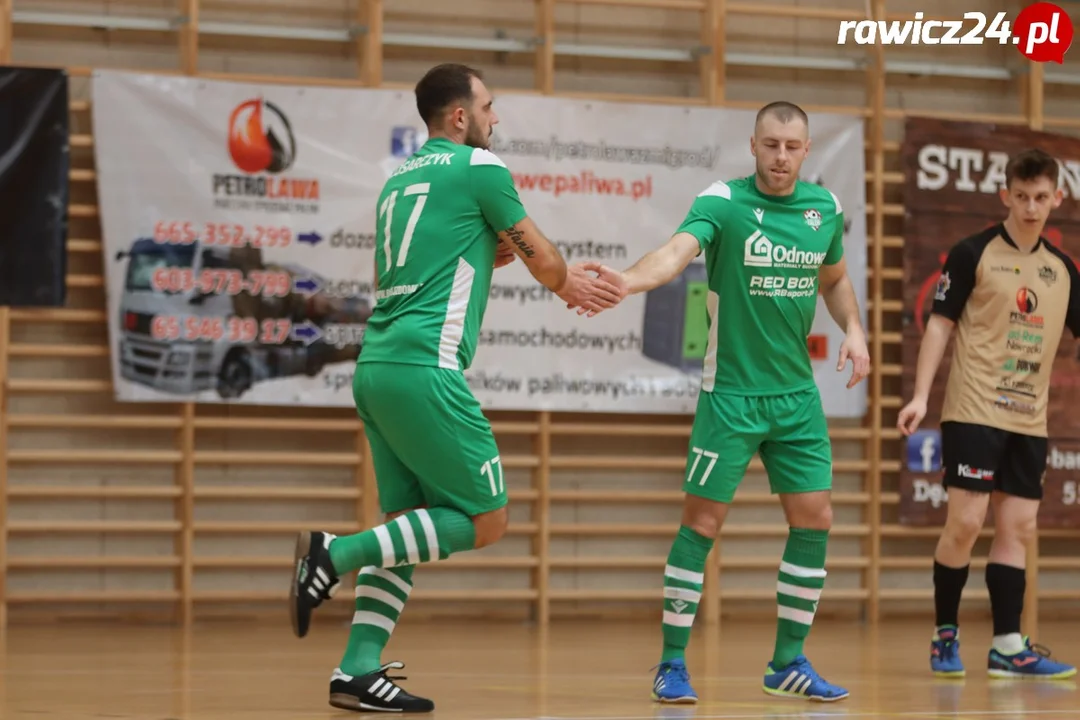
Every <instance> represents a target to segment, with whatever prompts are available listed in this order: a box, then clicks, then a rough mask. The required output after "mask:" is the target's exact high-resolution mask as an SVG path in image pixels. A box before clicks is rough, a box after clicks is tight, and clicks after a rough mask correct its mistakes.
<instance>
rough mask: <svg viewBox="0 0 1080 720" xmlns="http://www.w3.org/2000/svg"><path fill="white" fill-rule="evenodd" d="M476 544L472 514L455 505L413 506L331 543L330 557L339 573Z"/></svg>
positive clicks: (432, 558)
mask: <svg viewBox="0 0 1080 720" xmlns="http://www.w3.org/2000/svg"><path fill="white" fill-rule="evenodd" d="M474 547H476V528H475V527H474V526H473V523H472V520H471V519H469V516H468V515H466V514H465V513H463V512H460V511H458V510H453V509H451V508H442V507H438V508H428V509H420V510H410V511H409V512H407V513H405V514H404V515H399V516H398V517H396V518H395V519H393V520H391V521H390V522H388V523H386V524H385V525H378V526H376V527H373V528H371V529H370V530H365V531H363V532H360V533H357V534H355V535H346V536H344V537H338V538H334V540H333V541H331V543H330V561H331V562H332V563H333V564H334V570H336V571H337V573H338V575H343V574H345V573H347V572H349V571H351V570H359V569H360V568H362V567H367V566H368V565H372V566H374V567H379V568H390V567H397V566H399V565H416V564H419V563H427V562H436V561H438V560H445V559H446V558H448V557H450V556H451V555H453V554H454V553H459V552H463V551H465V550H472V549H473V548H474Z"/></svg>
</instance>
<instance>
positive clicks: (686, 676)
mask: <svg viewBox="0 0 1080 720" xmlns="http://www.w3.org/2000/svg"><path fill="white" fill-rule="evenodd" d="M658 669H660V665H653V666H652V668H650V670H649V671H650V672H653V671H656V670H658ZM667 674H669V675H672V676H673V677H674V678H675V679H676V680H681V681H683V682H685V683H688V682H690V671H689V670H687V669H686V666H685V665H668V669H667Z"/></svg>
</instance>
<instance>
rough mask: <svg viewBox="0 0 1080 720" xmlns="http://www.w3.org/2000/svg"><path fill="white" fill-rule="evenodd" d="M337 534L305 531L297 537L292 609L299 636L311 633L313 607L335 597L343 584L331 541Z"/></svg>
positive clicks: (290, 609)
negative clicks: (331, 556) (331, 552)
mask: <svg viewBox="0 0 1080 720" xmlns="http://www.w3.org/2000/svg"><path fill="white" fill-rule="evenodd" d="M334 537H335V536H334V535H331V534H330V533H324V532H302V533H300V535H299V536H297V538H296V555H295V567H296V572H295V574H294V575H293V579H292V588H291V589H290V590H289V611H290V614H291V615H292V627H293V632H294V633H296V637H304V636H305V635H307V632H308V628H309V627H310V626H311V611H312V610H314V609H315V608H317V607H319V605H321V604H322V602H323V600H329V599H330V598H332V597H333V596H334V593H335V592H337V589H338V587H340V585H341V580H340V579H339V578H338V576H337V573H336V572H334V564H333V563H332V562H330V541H331V540H333V539H334Z"/></svg>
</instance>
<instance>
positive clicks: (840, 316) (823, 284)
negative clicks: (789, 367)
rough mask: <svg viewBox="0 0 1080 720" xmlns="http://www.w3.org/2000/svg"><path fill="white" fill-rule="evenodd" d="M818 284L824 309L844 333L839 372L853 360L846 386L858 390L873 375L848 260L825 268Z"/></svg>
mask: <svg viewBox="0 0 1080 720" xmlns="http://www.w3.org/2000/svg"><path fill="white" fill-rule="evenodd" d="M818 283H819V287H820V289H821V296H822V298H823V299H824V300H825V307H826V308H828V310H829V314H830V315H831V316H832V319H833V320H834V321H835V322H836V324H837V325H839V326H840V327H841V328H842V329H843V330H844V332H845V337H844V342H843V344H842V345H841V346H840V358H839V362H838V364H837V366H836V370H837V371H838V372H839V371H841V370H843V369H844V366H845V365H846V364H847V361H848V360H849V359H850V360H851V365H852V370H851V379H850V380H849V381H848V384H847V386H848V387H849V388H852V387H855V386H856V385H857V384H859V382H860V381H861V380H862V379H863V378H865V377H866V376H867V375H869V374H870V351H869V350H868V349H867V347H866V333H865V332H864V331H863V327H862V321H861V320H860V319H859V301H858V299H857V298H856V297H855V286H854V285H852V284H851V278H850V277H849V276H848V272H847V260H846V259H845V258H841V259H840V262H838V263H835V264H833V265H822V266H821V269H820V270H819V271H818Z"/></svg>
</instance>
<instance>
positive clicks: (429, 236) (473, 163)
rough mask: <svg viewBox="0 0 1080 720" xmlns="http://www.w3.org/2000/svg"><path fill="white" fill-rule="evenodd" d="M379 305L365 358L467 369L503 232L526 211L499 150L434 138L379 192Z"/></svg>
mask: <svg viewBox="0 0 1080 720" xmlns="http://www.w3.org/2000/svg"><path fill="white" fill-rule="evenodd" d="M377 207H378V220H377V223H376V230H375V267H376V272H377V275H376V277H377V281H378V288H377V289H376V291H375V310H374V313H373V314H372V316H371V318H370V319H369V320H368V324H367V329H366V330H365V332H364V344H363V349H362V350H361V353H360V358H359V360H358V362H392V363H404V364H407V365H428V366H433V367H440V368H450V369H453V370H465V369H467V368H468V367H469V366H470V365H471V364H472V360H473V355H474V354H475V352H476V343H477V336H478V335H479V332H480V325H481V323H482V322H483V319H484V311H485V310H486V309H487V299H488V294H489V293H490V292H491V273H492V270H493V269H494V263H495V248H496V243H497V241H498V233H499V232H501V231H503V230H505V229H507V228H509V227H510V226H512V225H513V224H514V223H517V222H520V221H521V220H522V219H523V218H524V217H525V214H526V213H525V208H524V207H523V206H522V204H521V199H520V198H519V197H518V193H517V190H516V189H515V188H514V180H513V178H512V177H511V175H510V171H509V170H508V169H507V167H506V165H504V164H503V163H502V161H501V160H499V158H498V157H496V156H495V155H494V154H492V153H491V152H488V151H487V150H482V149H479V148H473V147H469V146H467V145H458V144H457V143H454V142H451V141H449V140H446V139H442V138H435V139H431V140H428V141H427V142H426V143H424V146H423V147H421V148H420V149H419V150H417V151H416V153H415V154H413V155H412V156H411V157H410V158H409V159H408V160H406V161H405V162H404V163H402V165H401V166H400V167H399V168H398V169H397V170H396V171H395V172H394V174H393V175H392V176H391V177H390V179H389V180H387V182H386V185H385V186H384V187H383V189H382V193H381V194H380V195H379V200H378V206H377Z"/></svg>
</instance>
